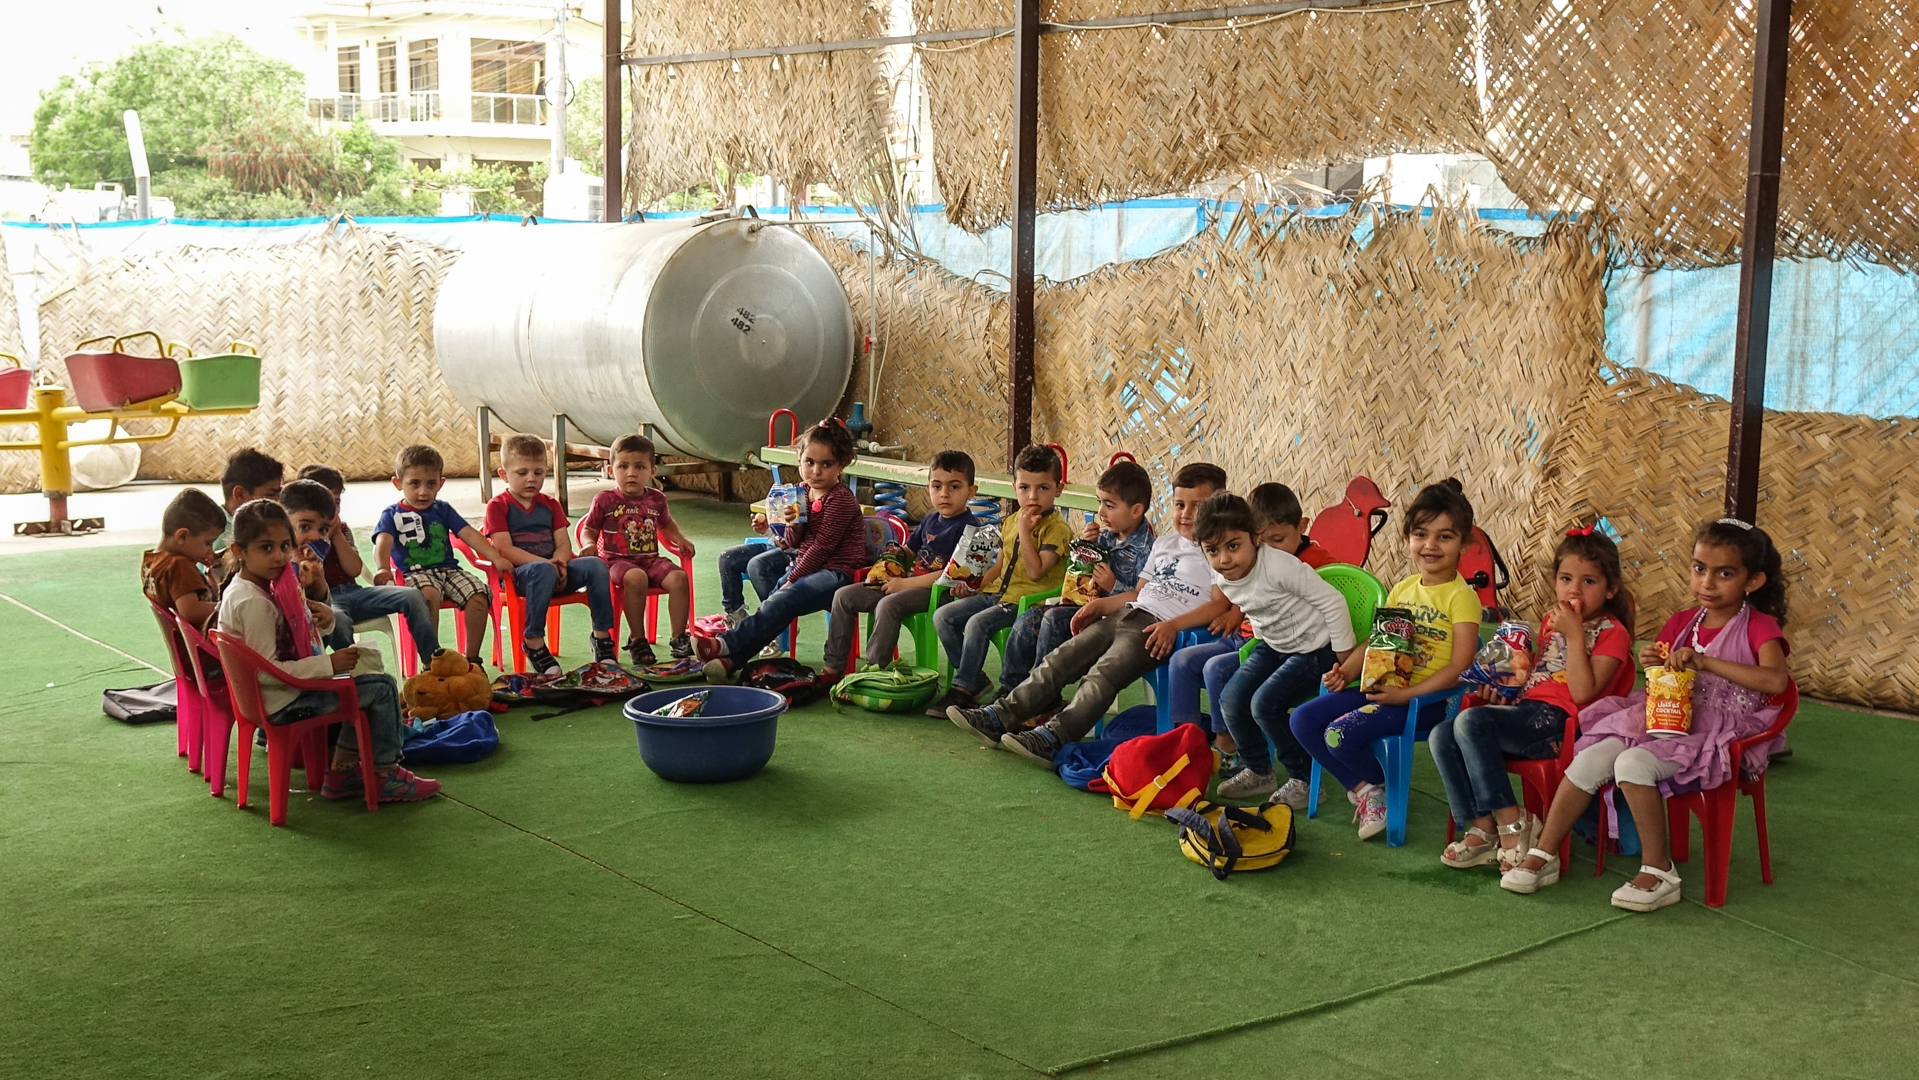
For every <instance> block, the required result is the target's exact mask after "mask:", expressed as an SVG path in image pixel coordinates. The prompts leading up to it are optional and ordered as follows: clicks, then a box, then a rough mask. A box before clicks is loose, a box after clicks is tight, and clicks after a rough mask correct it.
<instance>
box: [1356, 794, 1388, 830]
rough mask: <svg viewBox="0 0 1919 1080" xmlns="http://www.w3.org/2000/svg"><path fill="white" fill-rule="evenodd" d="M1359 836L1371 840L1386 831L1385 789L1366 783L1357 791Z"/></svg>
mask: <svg viewBox="0 0 1919 1080" xmlns="http://www.w3.org/2000/svg"><path fill="white" fill-rule="evenodd" d="M1356 805H1357V806H1358V807H1359V814H1358V818H1359V838H1360V839H1361V840H1371V839H1372V838H1373V837H1375V836H1378V835H1379V834H1380V833H1383V832H1385V831H1386V789H1385V788H1383V787H1381V786H1379V785H1378V784H1368V785H1366V789H1365V790H1364V791H1361V792H1359V801H1358V803H1357V804H1356Z"/></svg>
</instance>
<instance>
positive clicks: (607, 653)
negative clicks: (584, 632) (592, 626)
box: [593, 635, 620, 664]
mask: <svg viewBox="0 0 1919 1080" xmlns="http://www.w3.org/2000/svg"><path fill="white" fill-rule="evenodd" d="M619 657H620V651H619V650H618V649H616V648H614V647H613V639H612V638H610V637H600V636H598V635H595V636H594V638H593V662H594V663H596V664H597V663H600V662H602V661H605V660H617V659H619Z"/></svg>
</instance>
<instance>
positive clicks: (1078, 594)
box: [1059, 540, 1107, 607]
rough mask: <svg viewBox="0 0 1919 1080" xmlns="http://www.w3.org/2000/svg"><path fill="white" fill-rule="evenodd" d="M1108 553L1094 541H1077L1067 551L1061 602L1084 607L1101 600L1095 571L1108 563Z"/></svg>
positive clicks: (1061, 585) (1061, 587) (1060, 594)
mask: <svg viewBox="0 0 1919 1080" xmlns="http://www.w3.org/2000/svg"><path fill="white" fill-rule="evenodd" d="M1106 556H1107V551H1106V549H1105V548H1103V547H1101V546H1100V545H1099V544H1097V543H1095V542H1094V541H1092V540H1075V541H1073V543H1072V546H1071V547H1069V548H1067V549H1066V577H1065V579H1064V580H1063V581H1062V582H1061V583H1060V591H1059V602H1060V603H1062V604H1072V605H1074V606H1075V607H1084V606H1086V605H1087V604H1090V603H1092V602H1093V601H1095V600H1097V599H1099V598H1100V588H1099V586H1098V585H1095V584H1093V571H1094V570H1095V569H1097V568H1098V567H1099V566H1100V564H1102V563H1104V562H1105V561H1106Z"/></svg>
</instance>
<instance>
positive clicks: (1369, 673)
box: [1359, 607, 1419, 694]
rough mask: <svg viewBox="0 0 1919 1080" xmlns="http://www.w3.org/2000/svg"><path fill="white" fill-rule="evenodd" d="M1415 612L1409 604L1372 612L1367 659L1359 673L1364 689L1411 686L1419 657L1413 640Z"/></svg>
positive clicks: (1366, 691)
mask: <svg viewBox="0 0 1919 1080" xmlns="http://www.w3.org/2000/svg"><path fill="white" fill-rule="evenodd" d="M1413 625H1414V624H1413V613H1412V612H1411V611H1409V610H1407V609H1406V608H1388V607H1383V608H1380V609H1378V610H1377V611H1374V612H1373V632H1372V633H1371V634H1370V635H1369V636H1368V637H1367V638H1366V663H1365V666H1364V667H1363V668H1361V669H1360V673H1359V689H1360V690H1361V691H1363V692H1365V693H1368V694H1370V693H1372V692H1373V691H1375V690H1383V689H1385V688H1386V687H1388V686H1411V685H1412V684H1413V666H1414V664H1416V663H1417V662H1418V659H1419V644H1418V642H1417V641H1415V640H1414V637H1413V634H1414V630H1413Z"/></svg>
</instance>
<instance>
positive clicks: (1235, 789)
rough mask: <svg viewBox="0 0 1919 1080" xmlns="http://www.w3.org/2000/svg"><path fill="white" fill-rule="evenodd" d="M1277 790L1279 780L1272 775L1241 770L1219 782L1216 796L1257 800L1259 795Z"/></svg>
mask: <svg viewBox="0 0 1919 1080" xmlns="http://www.w3.org/2000/svg"><path fill="white" fill-rule="evenodd" d="M1235 756H1237V755H1235ZM1277 790H1279V779H1278V778H1277V777H1275V776H1274V775H1273V774H1272V773H1262V772H1254V771H1253V770H1251V769H1241V770H1239V771H1238V772H1236V773H1234V774H1233V775H1232V776H1231V777H1229V778H1227V779H1225V780H1221V781H1220V782H1219V788H1218V792H1217V794H1218V795H1219V797H1220V798H1222V799H1257V798H1259V797H1260V796H1261V795H1268V794H1271V793H1272V792H1274V791H1277Z"/></svg>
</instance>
